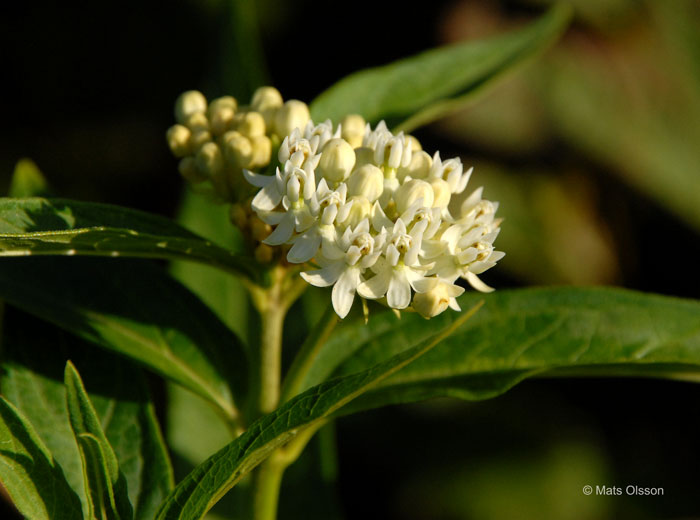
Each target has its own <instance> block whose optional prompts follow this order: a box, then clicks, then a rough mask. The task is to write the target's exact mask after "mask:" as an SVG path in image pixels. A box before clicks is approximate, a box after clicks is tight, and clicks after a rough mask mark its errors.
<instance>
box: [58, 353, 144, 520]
mask: <svg viewBox="0 0 700 520" xmlns="http://www.w3.org/2000/svg"><path fill="white" fill-rule="evenodd" d="M65 384H66V402H67V404H68V417H69V419H70V424H71V428H72V429H73V433H74V434H75V440H76V442H77V443H78V448H79V450H80V456H81V458H82V461H83V472H84V476H85V487H86V491H87V498H88V505H89V512H90V513H89V515H88V516H89V517H90V518H92V517H93V516H94V517H95V518H97V519H98V520H113V519H118V520H126V519H131V518H132V517H133V511H132V507H131V503H130V502H129V495H128V491H127V484H126V479H125V478H124V475H123V474H122V473H121V471H120V470H119V462H118V461H117V456H116V454H115V453H114V450H113V449H112V446H111V444H110V443H109V441H108V440H107V437H106V436H105V433H104V431H103V430H102V425H101V424H100V418H99V417H98V416H97V412H95V409H94V407H93V406H92V403H91V402H90V398H89V397H88V394H87V392H86V391H85V387H84V386H83V382H82V381H81V379H80V375H79V374H78V371H77V370H76V369H75V367H74V366H73V364H72V363H71V362H70V361H69V362H68V363H67V364H66V374H65Z"/></svg>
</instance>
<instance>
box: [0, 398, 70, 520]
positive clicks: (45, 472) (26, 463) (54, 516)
mask: <svg viewBox="0 0 700 520" xmlns="http://www.w3.org/2000/svg"><path fill="white" fill-rule="evenodd" d="M0 446H2V449H0V480H1V481H2V483H3V485H4V486H5V489H6V490H7V491H8V493H9V494H10V497H12V500H13V502H14V504H15V505H16V506H17V509H19V510H20V512H21V513H22V514H23V515H25V516H26V517H27V518H31V519H33V520H34V519H35V520H44V519H45V520H63V519H65V520H75V519H76V518H81V517H82V513H81V508H80V500H79V499H78V496H77V495H76V494H75V492H74V491H73V490H72V489H71V488H70V487H69V486H68V483H67V482H66V479H65V478H64V476H63V472H62V471H61V468H60V467H59V466H58V464H56V461H55V460H54V459H53V457H52V456H51V453H50V452H49V450H48V449H47V448H46V446H45V445H44V443H42V442H41V439H40V438H39V436H38V435H37V434H36V432H35V431H34V428H32V425H31V424H29V422H28V421H27V420H26V419H25V418H24V417H23V416H22V414H20V412H19V411H18V410H17V409H16V408H15V407H14V406H12V405H11V404H10V403H9V402H7V400H6V399H5V398H4V397H1V396H0Z"/></svg>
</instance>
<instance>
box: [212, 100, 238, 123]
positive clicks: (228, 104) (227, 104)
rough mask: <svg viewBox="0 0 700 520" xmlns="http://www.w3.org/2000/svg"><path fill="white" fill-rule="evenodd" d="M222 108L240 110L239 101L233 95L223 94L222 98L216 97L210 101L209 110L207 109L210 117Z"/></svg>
mask: <svg viewBox="0 0 700 520" xmlns="http://www.w3.org/2000/svg"><path fill="white" fill-rule="evenodd" d="M222 108H229V109H231V110H233V111H234V112H235V111H236V110H238V101H236V98H235V97H233V96H221V97H220V98H216V99H214V100H213V101H212V102H211V103H209V110H208V111H207V113H208V115H209V119H211V118H212V117H213V116H214V114H215V113H216V112H218V111H219V110H221V109H222Z"/></svg>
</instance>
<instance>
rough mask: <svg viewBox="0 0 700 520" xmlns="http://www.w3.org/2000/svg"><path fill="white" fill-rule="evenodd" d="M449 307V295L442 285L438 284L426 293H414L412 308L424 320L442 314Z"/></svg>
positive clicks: (445, 287)
mask: <svg viewBox="0 0 700 520" xmlns="http://www.w3.org/2000/svg"><path fill="white" fill-rule="evenodd" d="M449 305H450V295H449V293H448V292H447V286H446V285H445V284H444V283H438V284H436V285H435V287H433V288H432V289H430V290H429V291H427V292H424V293H416V294H415V296H414V297H413V308H414V309H415V310H416V312H418V313H419V314H420V315H421V316H423V317H424V318H427V319H429V318H432V317H433V316H437V315H438V314H441V313H443V312H444V311H445V310H446V309H447V307H448V306H449Z"/></svg>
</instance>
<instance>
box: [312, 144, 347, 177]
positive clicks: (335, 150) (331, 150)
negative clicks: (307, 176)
mask: <svg viewBox="0 0 700 520" xmlns="http://www.w3.org/2000/svg"><path fill="white" fill-rule="evenodd" d="M354 167H355V151H354V150H353V149H352V147H351V146H350V145H349V144H348V143H347V141H345V140H344V139H331V140H330V141H328V142H327V143H326V144H325V146H324V147H323V151H322V152H321V160H320V161H319V163H318V167H317V168H316V172H317V173H319V174H321V175H322V176H323V177H324V178H325V179H326V180H328V181H330V183H339V182H343V181H344V180H345V179H347V178H348V175H350V172H351V171H352V169H353V168H354Z"/></svg>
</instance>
